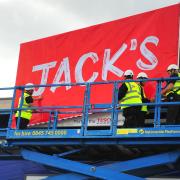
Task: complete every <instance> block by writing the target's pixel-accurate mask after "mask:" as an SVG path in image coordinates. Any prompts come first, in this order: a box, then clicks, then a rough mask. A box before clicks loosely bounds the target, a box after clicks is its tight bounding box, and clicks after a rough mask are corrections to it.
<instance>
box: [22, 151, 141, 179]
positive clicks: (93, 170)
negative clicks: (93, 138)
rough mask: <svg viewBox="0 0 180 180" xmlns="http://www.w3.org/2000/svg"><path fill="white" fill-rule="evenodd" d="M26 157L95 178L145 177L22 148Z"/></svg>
mask: <svg viewBox="0 0 180 180" xmlns="http://www.w3.org/2000/svg"><path fill="white" fill-rule="evenodd" d="M21 154H22V156H23V157H24V159H27V160H31V161H35V162H38V163H41V164H45V165H48V166H52V167H56V168H60V169H63V170H67V171H71V172H75V173H79V174H84V175H88V176H91V177H95V178H101V179H125V178H126V179H129V180H131V179H132V180H136V179H137V180H140V179H143V178H140V177H136V176H132V175H129V174H125V173H122V172H119V171H117V170H111V169H110V168H106V167H98V166H94V165H88V164H84V163H80V162H76V161H72V160H67V159H64V158H59V157H55V156H50V155H45V154H42V153H38V152H33V151H29V150H22V152H21Z"/></svg>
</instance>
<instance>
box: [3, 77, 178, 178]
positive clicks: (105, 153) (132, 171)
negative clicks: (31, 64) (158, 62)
mask: <svg viewBox="0 0 180 180" xmlns="http://www.w3.org/2000/svg"><path fill="white" fill-rule="evenodd" d="M174 79H178V78H174ZM165 80H168V79H149V80H148V81H156V82H157V87H156V99H155V102H153V103H143V104H131V106H135V105H139V106H140V105H147V106H151V107H153V108H152V110H151V116H152V117H153V118H152V124H151V126H150V127H141V128H123V126H122V125H119V124H118V114H119V113H121V112H122V110H120V108H119V107H120V106H123V104H121V105H120V104H119V103H118V97H117V96H118V87H119V84H120V83H122V82H124V81H111V82H93V83H79V84H73V85H77V86H79V85H84V86H85V87H86V91H85V94H84V104H83V105H82V106H79V105H78V106H43V107H31V108H30V109H33V110H36V111H38V112H40V113H44V112H46V113H49V117H50V118H49V121H48V122H47V124H46V126H43V127H38V126H34V127H31V128H28V129H26V130H20V129H19V128H18V125H17V128H12V126H11V124H12V118H13V114H14V112H15V111H17V110H19V111H21V110H27V108H22V102H21V107H19V108H16V107H14V100H15V98H16V90H18V89H21V90H22V97H23V92H24V88H25V87H24V86H21V87H20V86H16V87H13V88H0V90H9V89H13V90H14V95H13V100H12V106H11V108H10V109H1V113H4V112H9V114H10V117H9V122H8V127H7V128H2V129H1V131H0V132H1V133H0V136H1V145H2V148H3V149H6V150H7V149H8V150H11V149H13V148H14V147H18V148H19V153H20V154H19V155H21V156H22V157H23V158H24V159H26V160H30V161H34V162H37V163H41V164H44V165H46V166H49V167H53V168H57V169H59V170H64V171H65V173H60V174H59V175H56V176H49V177H48V178H47V179H67V178H72V179H88V178H90V177H92V178H99V179H125V178H126V179H143V178H146V177H150V176H155V177H164V176H165V177H169V176H170V175H173V176H174V177H178V176H180V162H179V157H180V150H179V145H180V125H173V124H172V125H166V123H163V124H162V122H161V120H162V117H161V116H162V112H166V107H167V105H179V104H180V102H164V101H162V100H161V94H160V92H161V86H162V82H163V81H165ZM178 80H179V79H178ZM136 81H145V80H136ZM99 84H103V85H104V84H112V86H113V92H112V94H113V97H112V102H111V103H107V104H91V103H90V97H91V86H95V85H99ZM68 85H71V84H68ZM38 86H39V85H36V86H35V87H38ZM40 86H43V85H40ZM44 86H45V85H44ZM46 86H60V85H59V84H57V85H46ZM21 99H23V98H21ZM64 110H65V111H64ZM60 113H61V114H62V113H64V114H68V113H69V114H81V116H80V119H81V125H80V126H77V127H74V126H72V127H61V126H59V121H58V117H59V116H58V115H59V114H60ZM100 113H109V114H110V117H111V118H110V119H111V121H110V124H109V125H108V126H105V127H103V128H102V127H98V126H96V127H91V128H90V127H89V118H90V116H91V115H96V116H99V114H100ZM67 121H68V120H67ZM47 149H48V150H47ZM46 150H47V151H46Z"/></svg>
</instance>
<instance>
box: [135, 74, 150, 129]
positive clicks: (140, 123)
mask: <svg viewBox="0 0 180 180" xmlns="http://www.w3.org/2000/svg"><path fill="white" fill-rule="evenodd" d="M136 78H137V79H148V76H147V74H146V73H144V72H140V73H139V74H138V75H137V77H136ZM145 83H146V82H145V81H141V82H139V83H138V85H139V87H140V89H141V100H142V103H149V102H150V100H149V99H148V98H147V97H146V94H145V92H144V85H145ZM147 112H148V107H147V105H143V106H142V107H141V113H140V119H139V120H138V127H144V126H145V119H146V114H147Z"/></svg>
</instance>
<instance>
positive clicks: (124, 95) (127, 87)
mask: <svg viewBox="0 0 180 180" xmlns="http://www.w3.org/2000/svg"><path fill="white" fill-rule="evenodd" d="M133 75H134V74H133V71H132V70H127V71H125V73H124V79H125V80H132V79H133ZM118 100H119V103H120V104H122V106H120V107H121V109H122V110H123V116H124V117H125V122H124V127H127V128H134V127H137V125H138V119H139V116H140V111H141V106H140V105H137V106H136V105H134V106H130V105H131V104H139V103H142V100H141V90H140V87H139V85H138V84H137V83H136V82H124V83H122V85H121V86H120V87H119V92H118Z"/></svg>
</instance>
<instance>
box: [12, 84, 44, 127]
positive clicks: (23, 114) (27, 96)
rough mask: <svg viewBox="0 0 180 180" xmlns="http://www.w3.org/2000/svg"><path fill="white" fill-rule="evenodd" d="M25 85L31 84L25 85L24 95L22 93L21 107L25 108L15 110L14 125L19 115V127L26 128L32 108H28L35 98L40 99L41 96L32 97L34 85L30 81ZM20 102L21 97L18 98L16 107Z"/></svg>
mask: <svg viewBox="0 0 180 180" xmlns="http://www.w3.org/2000/svg"><path fill="white" fill-rule="evenodd" d="M25 86H31V87H25V91H24V95H23V102H22V108H27V110H21V111H17V112H16V114H15V118H16V125H17V122H18V117H19V116H20V123H19V129H26V128H27V125H28V124H29V121H30V119H31V117H32V109H28V108H30V107H31V106H32V103H33V101H35V100H41V99H42V97H40V96H39V97H36V98H34V97H32V95H33V92H34V87H33V84H32V83H27V84H26V85H25ZM20 104H21V97H20V98H19V103H18V108H19V107H20Z"/></svg>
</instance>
